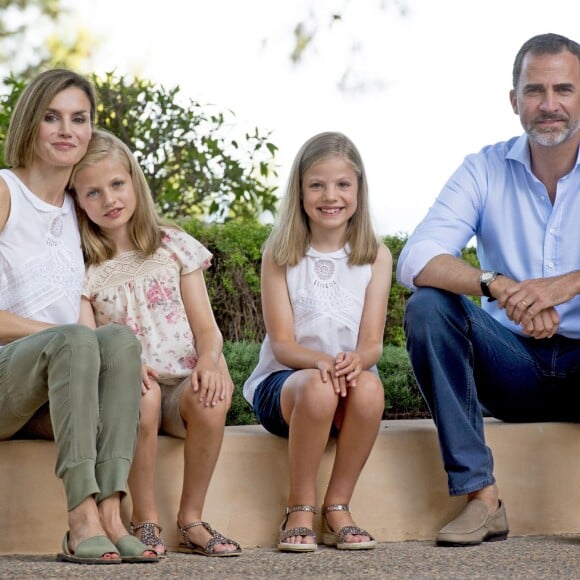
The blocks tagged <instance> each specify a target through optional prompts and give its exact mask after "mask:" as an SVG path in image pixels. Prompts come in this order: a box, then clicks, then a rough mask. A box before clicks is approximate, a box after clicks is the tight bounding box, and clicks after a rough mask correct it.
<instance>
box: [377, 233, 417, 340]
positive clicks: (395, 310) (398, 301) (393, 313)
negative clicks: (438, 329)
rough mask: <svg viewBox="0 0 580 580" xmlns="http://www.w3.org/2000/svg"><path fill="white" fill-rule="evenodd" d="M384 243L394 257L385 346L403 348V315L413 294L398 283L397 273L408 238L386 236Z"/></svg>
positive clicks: (403, 236)
mask: <svg viewBox="0 0 580 580" xmlns="http://www.w3.org/2000/svg"><path fill="white" fill-rule="evenodd" d="M383 241H384V243H385V245H386V246H387V248H389V250H390V251H391V254H392V256H393V278H392V282H391V293H390V295H389V308H388V310H387V323H386V325H385V340H384V342H385V344H394V345H397V346H403V345H404V344H405V333H404V331H403V315H404V313H405V304H406V303H407V298H408V297H409V295H410V294H411V293H410V291H409V290H408V289H407V288H405V287H404V286H402V285H401V284H399V283H398V282H397V279H396V276H395V273H396V271H397V263H398V262H399V255H400V253H401V250H402V249H403V246H404V245H405V242H406V241H407V236H405V235H399V236H385V237H384V239H383Z"/></svg>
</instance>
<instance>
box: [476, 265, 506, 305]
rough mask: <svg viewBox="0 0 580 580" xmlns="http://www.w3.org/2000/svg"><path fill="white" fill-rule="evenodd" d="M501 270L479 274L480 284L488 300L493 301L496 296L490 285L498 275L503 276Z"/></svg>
mask: <svg viewBox="0 0 580 580" xmlns="http://www.w3.org/2000/svg"><path fill="white" fill-rule="evenodd" d="M501 275H502V274H501V272H482V273H481V275H480V276H479V285H480V286H481V293H482V294H483V295H484V296H487V301H488V302H493V301H494V300H495V298H494V297H493V296H492V295H491V292H490V291H489V285H490V284H491V283H492V282H493V281H494V280H495V279H496V278H497V277H498V276H501Z"/></svg>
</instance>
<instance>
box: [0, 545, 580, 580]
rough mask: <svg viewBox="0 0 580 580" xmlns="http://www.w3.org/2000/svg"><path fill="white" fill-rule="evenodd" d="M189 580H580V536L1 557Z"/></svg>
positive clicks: (86, 572)
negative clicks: (99, 559) (93, 557)
mask: <svg viewBox="0 0 580 580" xmlns="http://www.w3.org/2000/svg"><path fill="white" fill-rule="evenodd" d="M190 577H197V578H203V579H218V578H219V579H224V578H228V579H229V578H231V579H236V578H240V579H241V578H244V579H253V578H256V579H257V578H281V579H298V578H300V579H308V578H326V579H331V578H356V579H358V578H381V579H382V578H385V579H390V578H393V579H411V578H412V579H414V580H423V579H425V580H432V579H439V578H441V579H443V578H444V579H446V580H455V579H465V580H467V579H469V580H477V579H486V580H487V579H498V580H499V579H502V580H503V579H506V578H509V580H519V579H522V580H523V579H526V580H529V579H536V578H538V579H540V578H541V579H543V580H549V579H552V578H565V579H566V580H580V534H575V535H566V536H528V537H514V538H510V539H508V540H507V541H505V542H491V543H485V544H482V545H481V546H476V547H472V548H437V547H435V546H434V544H433V543H432V542H393V543H381V544H379V546H378V547H377V549H376V550H372V551H368V552H359V553H356V552H339V551H337V550H335V549H332V548H326V547H320V549H319V550H318V551H317V552H315V553H311V554H290V553H281V552H278V551H276V550H274V549H266V548H258V549H246V550H244V553H243V554H242V555H241V556H240V557H237V558H221V559H219V558H205V557H203V556H195V555H186V554H177V553H172V554H170V556H169V557H168V558H167V559H165V560H162V561H161V562H159V563H158V564H142V565H137V564H123V565H120V566H111V567H107V566H79V565H76V564H66V563H60V562H56V561H55V555H54V554H48V555H41V556H30V555H9V556H0V578H1V579H5V578H6V579H12V578H17V579H24V580H26V579H28V578H31V579H32V578H34V579H37V578H43V579H52V578H59V579H62V578H99V579H100V578H115V579H125V578H127V579H129V578H134V579H137V578H139V579H141V578H162V579H163V578H167V579H169V578H190Z"/></svg>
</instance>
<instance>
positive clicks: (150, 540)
mask: <svg viewBox="0 0 580 580" xmlns="http://www.w3.org/2000/svg"><path fill="white" fill-rule="evenodd" d="M139 530H143V532H142V533H141V538H140V540H141V541H142V542H143V543H144V544H145V545H146V546H150V547H151V548H152V549H153V550H154V551H155V552H157V549H156V548H157V546H162V547H163V552H162V553H159V552H157V556H158V557H159V558H167V547H166V546H165V542H164V541H163V540H162V539H161V537H160V534H161V532H162V531H163V528H162V527H161V526H160V525H159V524H156V523H155V522H143V523H142V524H137V525H135V524H133V522H131V523H130V524H129V532H130V534H131V535H132V536H135V537H137V534H136V533H135V532H137V531H139Z"/></svg>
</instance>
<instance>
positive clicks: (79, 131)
mask: <svg viewBox="0 0 580 580" xmlns="http://www.w3.org/2000/svg"><path fill="white" fill-rule="evenodd" d="M92 130H93V129H92V125H91V103H90V101H89V98H88V97H87V95H86V93H85V92H84V91H83V90H82V89H80V88H78V87H69V88H68V89H64V90H63V91H61V92H60V93H57V94H56V95H55V97H54V99H52V101H51V102H50V104H49V106H48V108H47V109H46V111H45V112H44V116H43V118H42V121H41V122H40V127H39V130H38V136H37V138H36V148H35V153H36V158H37V159H38V160H40V161H41V162H43V163H44V164H46V165H50V166H53V167H72V166H73V165H74V164H75V163H77V162H78V161H80V160H81V159H82V157H83V156H84V154H85V153H86V150H87V146H88V143H89V140H90V138H91V135H92Z"/></svg>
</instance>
